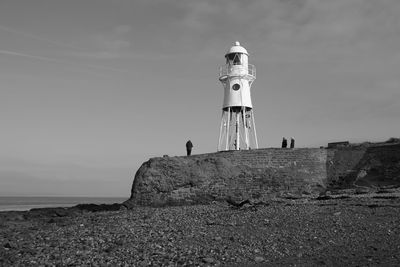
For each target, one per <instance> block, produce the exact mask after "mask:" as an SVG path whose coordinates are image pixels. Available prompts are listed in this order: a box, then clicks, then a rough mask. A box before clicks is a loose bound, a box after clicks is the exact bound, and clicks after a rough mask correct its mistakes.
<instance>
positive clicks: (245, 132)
mask: <svg viewBox="0 0 400 267" xmlns="http://www.w3.org/2000/svg"><path fill="white" fill-rule="evenodd" d="M242 118H243V129H244V140H245V147H244V148H245V149H249V136H248V131H247V123H246V107H242Z"/></svg>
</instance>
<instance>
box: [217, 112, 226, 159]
mask: <svg viewBox="0 0 400 267" xmlns="http://www.w3.org/2000/svg"><path fill="white" fill-rule="evenodd" d="M224 115H225V112H224V111H223V110H222V115H221V127H220V129H219V139H218V147H217V151H220V150H222V149H221V141H222V140H221V139H222V134H223V129H224V122H225V118H224V117H225V116H224Z"/></svg>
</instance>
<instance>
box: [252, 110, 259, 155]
mask: <svg viewBox="0 0 400 267" xmlns="http://www.w3.org/2000/svg"><path fill="white" fill-rule="evenodd" d="M250 113H251V120H252V121H253V131H254V141H255V143H256V148H258V141H257V131H256V120H255V119H254V112H253V110H251V111H250Z"/></svg>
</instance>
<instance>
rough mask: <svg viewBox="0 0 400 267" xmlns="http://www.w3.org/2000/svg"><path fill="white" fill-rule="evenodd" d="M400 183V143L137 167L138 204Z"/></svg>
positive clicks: (222, 155)
mask: <svg viewBox="0 0 400 267" xmlns="http://www.w3.org/2000/svg"><path fill="white" fill-rule="evenodd" d="M397 184H400V144H395V145H387V144H383V145H377V146H362V145H360V146H350V147H342V148H335V149H325V148H295V149H282V148H266V149H256V150H247V151H225V152H217V153H210V154H201V155H194V156H190V157H167V156H166V157H160V158H152V159H150V160H149V161H147V162H145V163H143V165H142V166H141V167H140V168H139V170H138V171H137V173H136V175H135V178H134V182H133V186H132V190H131V198H130V199H129V200H128V201H127V202H126V203H125V204H126V205H127V206H132V205H146V206H147V205H149V206H163V205H184V204H199V203H209V202H211V201H214V200H216V201H219V200H226V199H232V200H234V201H240V200H244V199H260V200H266V199H270V198H275V197H278V196H282V195H289V196H304V195H310V194H318V193H321V192H324V191H326V190H327V189H331V188H338V187H342V188H343V187H355V186H387V185H397Z"/></svg>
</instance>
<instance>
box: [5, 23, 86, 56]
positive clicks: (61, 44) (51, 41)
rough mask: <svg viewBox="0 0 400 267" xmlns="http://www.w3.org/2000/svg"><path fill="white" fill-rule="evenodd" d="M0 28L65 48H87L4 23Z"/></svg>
mask: <svg viewBox="0 0 400 267" xmlns="http://www.w3.org/2000/svg"><path fill="white" fill-rule="evenodd" d="M0 29H1V30H4V31H7V32H10V33H14V34H18V35H21V36H25V37H28V38H31V39H35V40H39V41H43V42H46V43H49V44H52V45H56V46H60V47H64V48H70V49H75V50H85V49H84V48H82V47H78V46H75V45H71V44H67V43H63V42H58V41H54V40H52V39H48V38H44V37H41V36H39V35H36V34H32V33H27V32H23V31H20V30H15V29H12V28H9V27H6V26H3V25H0Z"/></svg>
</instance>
